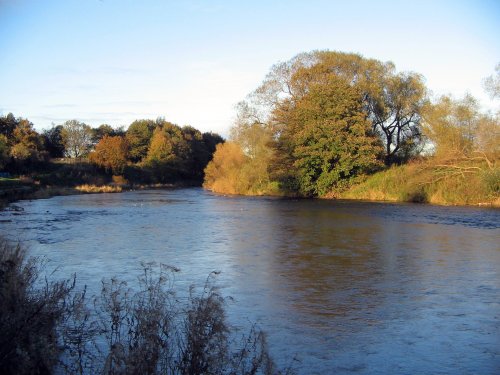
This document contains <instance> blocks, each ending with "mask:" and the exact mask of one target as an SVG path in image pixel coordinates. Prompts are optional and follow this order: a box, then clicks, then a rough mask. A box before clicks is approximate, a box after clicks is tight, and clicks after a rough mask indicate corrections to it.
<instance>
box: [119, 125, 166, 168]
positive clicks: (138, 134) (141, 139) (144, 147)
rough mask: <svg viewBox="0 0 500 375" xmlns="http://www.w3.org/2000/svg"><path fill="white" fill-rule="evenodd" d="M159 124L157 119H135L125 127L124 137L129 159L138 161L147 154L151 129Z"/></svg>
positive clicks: (151, 133)
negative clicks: (128, 149) (127, 146)
mask: <svg viewBox="0 0 500 375" xmlns="http://www.w3.org/2000/svg"><path fill="white" fill-rule="evenodd" d="M157 126H159V123H158V121H156V122H155V121H154V120H136V121H134V122H133V123H132V124H130V126H129V127H128V129H127V132H126V137H127V142H128V144H129V147H130V153H129V156H130V159H131V160H132V161H133V162H140V161H141V160H142V159H144V158H145V157H146V155H147V154H148V148H149V144H150V142H151V137H152V136H153V130H154V129H155V128H156V127H157Z"/></svg>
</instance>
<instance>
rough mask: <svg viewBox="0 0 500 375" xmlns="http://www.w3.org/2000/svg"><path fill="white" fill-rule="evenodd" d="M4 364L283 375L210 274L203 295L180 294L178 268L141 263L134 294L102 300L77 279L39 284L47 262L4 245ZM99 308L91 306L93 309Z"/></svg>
mask: <svg viewBox="0 0 500 375" xmlns="http://www.w3.org/2000/svg"><path fill="white" fill-rule="evenodd" d="M0 252H1V253H0V297H1V300H2V304H1V305H0V331H1V332H2V335H1V336H0V368H1V369H2V373H5V374H49V373H53V372H57V373H64V372H65V373H69V374H87V373H89V374H95V373H102V374H280V373H284V372H286V373H291V372H292V371H291V370H290V369H287V370H285V371H280V370H278V369H276V367H275V365H274V362H273V361H272V359H271V357H270V355H269V353H268V350H267V345H266V341H265V336H264V334H263V333H262V332H260V331H258V330H256V329H255V327H253V328H252V329H251V330H250V332H249V333H248V334H247V335H244V336H242V337H241V339H240V340H238V339H236V337H235V335H234V334H232V329H231V327H230V326H229V325H228V324H227V322H226V312H225V303H226V299H225V298H224V297H223V296H222V295H221V294H220V293H219V291H218V290H217V288H216V286H215V277H216V273H215V272H213V273H211V274H210V275H209V277H208V278H207V281H206V283H205V285H204V287H203V289H202V291H201V293H200V294H197V293H196V292H195V289H194V288H193V287H192V288H191V289H190V292H189V296H188V298H187V303H186V304H182V303H180V302H179V300H178V299H177V298H176V294H175V290H174V284H173V281H172V280H173V277H172V276H173V274H174V273H175V272H178V271H179V270H178V269H176V268H173V267H169V266H164V265H160V266H157V265H155V264H154V263H148V264H143V265H142V266H143V273H142V275H141V276H140V277H139V287H138V289H137V290H136V291H135V290H133V289H131V288H129V287H128V286H127V284H126V283H125V282H123V281H120V280H118V279H115V278H112V279H110V280H103V282H102V290H101V294H100V295H99V296H94V297H92V298H90V299H89V298H87V296H86V290H85V289H83V291H80V292H77V291H76V288H75V283H74V278H73V279H72V280H66V281H62V282H49V281H47V280H45V283H43V285H42V283H41V282H40V281H41V280H40V277H39V276H40V274H41V271H42V270H43V264H42V263H41V261H40V259H37V258H27V257H26V251H25V250H24V249H23V248H22V247H21V246H19V245H17V246H14V245H12V244H9V243H8V242H6V241H5V240H3V239H0ZM90 302H92V303H90Z"/></svg>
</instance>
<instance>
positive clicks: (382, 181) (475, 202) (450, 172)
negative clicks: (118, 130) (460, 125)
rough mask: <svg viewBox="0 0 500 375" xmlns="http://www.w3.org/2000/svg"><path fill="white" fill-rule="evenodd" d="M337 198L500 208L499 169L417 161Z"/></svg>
mask: <svg viewBox="0 0 500 375" xmlns="http://www.w3.org/2000/svg"><path fill="white" fill-rule="evenodd" d="M336 198H341V199H355V200H371V201H389V202H414V203H430V204H435V205H443V206H491V207H500V169H499V168H498V167H496V168H495V167H489V166H487V165H485V164H482V163H478V162H473V163H472V162H460V163H455V164H451V163H446V164H437V163H429V162H414V163H411V164H406V165H402V166H394V167H392V168H389V169H387V170H384V171H381V172H378V173H375V174H373V175H370V176H368V177H366V178H365V179H363V180H362V181H360V182H358V183H357V184H354V185H353V186H351V187H350V188H349V189H347V190H345V191H343V192H341V193H340V194H338V195H337V196H336Z"/></svg>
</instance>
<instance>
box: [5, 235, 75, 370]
mask: <svg viewBox="0 0 500 375" xmlns="http://www.w3.org/2000/svg"><path fill="white" fill-rule="evenodd" d="M42 269H43V263H42V262H40V260H39V259H36V258H27V257H26V251H25V250H24V249H23V248H21V246H19V245H17V246H13V245H11V244H9V243H7V242H6V241H5V240H1V239H0V301H2V303H0V332H2V334H1V335H0V368H1V369H2V373H4V374H48V373H51V372H52V371H51V370H52V369H53V368H54V366H55V365H56V363H57V361H58V358H59V356H60V355H61V353H62V348H61V346H60V345H59V343H58V331H57V329H58V327H59V326H60V324H61V323H62V322H63V320H64V318H65V316H66V315H67V312H68V310H67V308H66V302H67V299H68V297H69V295H70V292H71V290H72V288H73V283H72V282H71V280H66V281H62V282H49V281H47V280H45V282H44V283H42V282H41V281H42V280H40V274H41V270H42Z"/></svg>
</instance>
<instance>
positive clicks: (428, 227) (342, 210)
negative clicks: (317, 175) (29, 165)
mask: <svg viewBox="0 0 500 375" xmlns="http://www.w3.org/2000/svg"><path fill="white" fill-rule="evenodd" d="M15 206H17V207H20V208H21V209H22V211H21V210H19V211H13V210H11V211H4V212H0V234H3V235H4V236H8V237H9V238H11V239H14V240H22V241H24V242H25V243H27V244H28V245H29V246H30V248H31V252H32V254H34V255H41V256H44V257H46V258H47V259H48V261H49V266H53V268H55V267H57V268H58V271H57V272H56V276H60V277H68V276H69V275H70V274H72V273H76V274H77V281H78V283H79V284H87V285H88V287H89V289H90V290H91V291H93V292H97V291H98V290H99V288H100V281H101V279H102V278H103V277H110V276H113V275H116V276H118V277H119V278H121V279H124V280H127V281H129V282H130V283H131V284H133V283H134V281H135V280H136V279H137V276H138V275H139V270H140V262H141V261H156V262H161V263H166V264H169V265H173V266H176V267H179V268H180V269H181V272H180V273H179V274H178V275H177V276H176V283H177V286H178V287H179V288H180V289H182V288H184V287H185V288H187V286H188V285H190V284H193V283H194V284H196V285H200V286H202V285H203V283H204V281H205V279H206V277H207V275H208V274H209V273H210V272H211V271H214V270H218V271H221V273H220V275H219V276H218V280H217V284H218V285H219V286H220V287H221V290H222V293H223V294H224V295H226V296H232V297H233V298H234V301H232V302H230V303H229V305H228V313H229V319H230V320H231V322H232V323H233V324H235V325H237V326H240V327H249V326H250V325H251V322H256V323H257V324H258V326H259V327H260V328H261V329H263V330H264V331H266V332H267V334H268V341H269V345H270V350H271V353H272V354H273V356H274V357H275V359H276V360H277V362H278V363H279V364H280V365H287V364H290V363H292V364H293V366H294V367H295V368H296V369H297V370H298V372H299V373H304V374H316V373H317V374H329V373H341V374H343V373H346V374H499V373H500V210H494V209H486V208H471V207H435V206H430V205H413V204H388V203H370V202H351V201H322V200H290V199H275V198H245V197H222V196H217V195H213V194H211V193H208V192H206V191H203V190H201V189H179V190H150V191H137V192H127V193H121V194H99V195H77V196H66V197H54V198H51V199H45V200H36V201H23V202H18V203H16V204H15ZM294 357H295V358H296V360H292V359H293V358H294Z"/></svg>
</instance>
